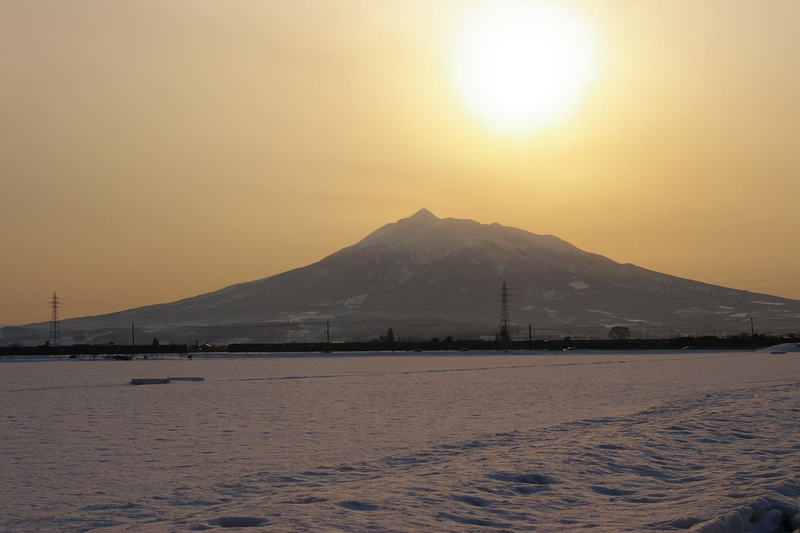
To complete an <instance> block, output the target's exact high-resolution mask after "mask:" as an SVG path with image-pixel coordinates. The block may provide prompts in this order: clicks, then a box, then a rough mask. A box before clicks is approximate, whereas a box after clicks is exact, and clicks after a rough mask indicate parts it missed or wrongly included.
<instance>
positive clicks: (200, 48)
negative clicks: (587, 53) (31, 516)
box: [0, 0, 800, 325]
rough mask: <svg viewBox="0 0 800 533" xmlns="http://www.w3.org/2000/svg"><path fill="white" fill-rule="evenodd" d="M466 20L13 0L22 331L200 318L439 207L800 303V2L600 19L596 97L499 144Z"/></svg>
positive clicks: (588, 6) (394, 12) (1, 92)
mask: <svg viewBox="0 0 800 533" xmlns="http://www.w3.org/2000/svg"><path fill="white" fill-rule="evenodd" d="M466 3H467V2H465V1H456V0H432V1H429V0H419V1H416V0H402V1H401V0H393V1H390V0H382V1H381V2H350V1H346V0H335V1H334V0H327V1H322V0H319V1H292V2H288V1H286V2H283V1H278V0H275V1H271V2H250V1H244V0H226V1H225V2H219V1H211V0H191V1H188V0H142V1H138V2H107V1H105V0H81V1H78V0H60V1H58V2H51V1H44V0H5V1H4V2H2V3H1V4H0V176H1V178H0V179H2V194H1V195H0V217H1V218H0V222H2V224H0V239H1V240H2V244H3V256H2V261H0V265H1V266H0V324H4V325H9V324H19V323H26V322H31V321H43V320H47V319H48V318H49V309H48V305H47V299H48V298H49V296H50V295H51V293H52V291H53V290H56V291H58V294H59V296H60V297H61V298H62V299H63V309H62V316H66V317H71V316H81V315H86V314H97V313H103V312H109V311H114V310H120V309H124V308H129V307H134V306H139V305H145V304H150V303H157V302H165V301H171V300H175V299H178V298H183V297H188V296H193V295H195V294H198V293H201V292H207V291H209V290H214V289H218V288H221V287H223V286H226V285H229V284H232V283H237V282H242V281H248V280H252V279H257V278H261V277H265V276H268V275H272V274H276V273H279V272H282V271H284V270H287V269H289V268H292V267H296V266H302V265H304V264H307V263H310V262H312V261H315V260H317V259H320V258H321V257H323V256H325V255H327V254H329V253H331V252H334V251H336V250H338V249H339V248H342V247H343V246H346V245H348V244H351V243H353V242H355V241H356V240H358V239H360V238H361V237H363V236H364V235H365V234H366V233H368V232H370V231H372V230H373V229H375V228H376V227H378V226H380V225H382V224H384V223H387V222H390V221H394V220H396V219H398V218H402V217H405V216H408V215H410V214H412V213H413V212H415V211H416V210H417V209H419V208H421V207H427V208H428V209H430V210H431V211H433V212H434V213H435V214H437V215H438V216H440V217H448V216H452V217H458V218H473V219H476V220H478V221H481V222H500V223H502V224H507V225H511V226H517V227H521V228H524V229H527V230H530V231H533V232H536V233H551V234H554V235H558V236H559V237H561V238H563V239H565V240H567V241H569V242H571V243H573V244H575V245H576V246H579V247H581V248H583V249H585V250H588V251H592V252H596V253H600V254H603V255H606V256H608V257H610V258H612V259H614V260H616V261H620V262H632V263H635V264H637V265H640V266H643V267H647V268H652V269H655V270H659V271H662V272H665V273H669V274H673V275H678V276H683V277H688V278H692V279H698V280H702V281H707V282H711V283H718V284H724V285H728V286H733V287H737V288H745V289H751V290H756V291H760V292H761V291H763V292H768V293H771V294H776V295H780V296H786V297H792V298H800V247H799V246H798V245H797V236H798V232H797V228H798V217H797V213H798V198H800V176H799V175H798V174H799V172H798V171H799V170H800V149H798V142H800V106H798V105H797V95H798V94H800V55H798V54H797V50H796V48H797V27H798V24H800V2H796V1H795V0H773V1H771V2H769V3H760V2H752V1H750V0H708V1H705V2H697V1H695V0H672V1H670V2H638V1H633V0H591V1H590V0H584V1H577V0H576V1H573V2H567V1H566V0H564V3H569V4H571V5H572V6H573V8H574V9H575V10H576V11H578V12H580V13H581V14H582V17H583V18H584V19H585V20H586V21H588V23H589V24H591V26H592V27H593V28H594V31H595V33H596V36H597V41H598V43H599V50H600V52H599V54H600V58H601V63H600V66H599V72H598V77H597V79H596V80H595V82H594V84H593V85H592V86H591V87H590V89H589V91H588V93H587V95H586V98H585V99H584V100H583V102H582V103H581V104H580V106H579V107H578V108H576V109H575V110H574V112H573V113H572V114H571V116H570V117H569V118H568V119H567V120H565V121H563V122H561V123H560V124H557V125H555V126H553V127H551V128H549V129H546V130H542V131H538V132H534V133H531V134H529V135H524V136H519V137H514V138H509V137H503V136H499V135H498V134H497V133H495V132H494V131H492V130H491V129H490V128H488V127H487V126H486V125H485V124H483V123H482V122H481V121H480V120H479V119H478V118H476V117H475V116H473V115H472V114H471V113H469V112H468V110H467V109H466V108H465V106H464V104H463V102H462V100H461V99H460V98H459V95H458V94H456V92H455V90H454V87H453V83H452V79H451V71H450V69H451V66H450V65H449V64H448V60H449V59H448V53H449V52H448V51H449V49H450V48H449V47H450V46H451V43H452V40H453V33H454V26H455V22H454V21H455V19H456V18H457V15H458V12H459V11H460V10H461V9H463V6H464V5H465V4H466Z"/></svg>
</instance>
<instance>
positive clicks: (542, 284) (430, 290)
mask: <svg viewBox="0 0 800 533" xmlns="http://www.w3.org/2000/svg"><path fill="white" fill-rule="evenodd" d="M503 282H507V283H508V285H509V287H510V289H511V291H512V304H511V312H512V320H513V321H514V322H515V323H517V324H518V325H524V326H525V327H524V329H525V330H527V324H529V323H531V324H535V325H536V327H537V329H538V331H540V332H541V334H543V335H545V334H546V335H574V336H581V335H583V336H586V335H589V336H598V335H600V336H601V335H602V334H603V331H604V330H605V329H607V328H609V327H611V326H612V325H624V326H626V327H629V328H635V329H637V330H640V331H642V332H644V334H646V335H649V334H650V332H653V333H654V334H660V335H671V334H677V333H681V332H684V333H685V332H690V333H695V332H699V331H700V330H702V331H708V332H716V333H719V332H723V333H739V332H741V331H746V330H747V329H749V324H747V323H746V322H747V319H748V317H750V316H757V317H758V320H759V323H760V325H761V326H762V327H769V328H772V329H773V330H775V331H792V330H796V329H797V324H798V322H800V301H796V300H790V299H785V298H779V297H774V296H768V295H761V294H758V293H751V292H748V291H741V290H737V289H732V288H727V287H720V286H715V285H711V284H707V283H703V282H698V281H694V280H687V279H683V278H679V277H676V276H670V275H669V274H662V273H660V272H656V271H653V270H648V269H644V268H641V267H638V266H636V265H634V264H631V263H626V264H621V263H617V262H616V261H613V260H612V259H609V258H607V257H605V256H602V255H599V254H595V253H591V252H587V251H584V250H581V249H579V248H577V247H575V246H573V245H572V244H570V243H568V242H566V241H564V240H562V239H560V238H558V237H556V236H553V235H539V234H536V233H532V232H529V231H526V230H523V229H519V228H514V227H510V226H504V225H501V224H497V223H492V224H481V223H479V222H476V221H474V220H470V219H455V218H439V217H437V216H436V215H434V214H433V213H432V212H430V211H429V210H427V209H424V208H423V209H420V210H419V211H417V212H416V213H414V214H413V215H412V216H410V217H406V218H403V219H400V220H398V221H396V222H392V223H389V224H386V225H384V226H381V227H380V228H378V229H376V230H374V231H373V232H371V233H369V234H368V235H367V236H365V237H364V238H363V239H361V240H359V241H358V242H356V243H354V244H352V245H350V246H347V247H345V248H342V249H341V250H339V251H337V252H334V253H332V254H330V255H328V256H326V257H323V258H322V259H320V260H319V261H316V262H314V263H311V264H309V265H305V266H301V267H298V268H295V269H291V270H288V271H286V272H282V273H279V274H276V275H273V276H268V277H265V278H261V279H257V280H253V281H248V282H243V283H239V284H235V285H231V286H228V287H223V288H221V289H219V290H216V291H212V292H207V293H203V294H200V295H197V296H193V297H190V298H184V299H181V300H177V301H174V302H167V303H161V304H154V305H150V306H143V307H138V308H134V309H128V310H124V311H119V312H116V313H110V314H105V315H97V316H93V317H79V318H73V319H68V320H64V321H63V322H62V324H63V329H64V330H65V332H66V331H68V330H72V331H75V332H77V333H76V335H77V336H78V337H82V338H86V339H90V340H97V339H109V338H111V337H114V336H119V335H120V331H123V330H124V331H127V330H128V328H129V326H130V323H131V322H136V324H137V325H138V326H139V327H141V328H143V329H144V330H145V331H147V332H153V333H154V334H159V335H162V336H164V335H169V336H171V337H176V336H184V337H186V336H189V337H190V338H193V336H199V337H201V338H202V339H205V338H206V337H208V336H213V338H210V339H208V340H213V341H215V342H225V341H230V340H238V341H241V340H252V341H261V340H267V339H269V340H307V339H309V338H312V337H314V336H315V335H316V336H318V335H319V330H320V326H319V325H320V324H321V323H323V322H324V321H326V320H328V321H334V322H336V323H337V324H338V325H339V326H337V327H339V328H340V331H341V333H342V334H343V335H350V336H353V337H359V336H360V337H369V336H372V335H375V334H376V333H378V332H381V330H382V329H384V330H385V328H386V327H387V325H391V324H393V323H406V324H417V323H418V322H422V321H423V320H424V321H426V322H427V324H429V325H430V327H428V326H426V325H425V324H421V325H415V326H414V327H413V328H410V329H409V330H408V332H407V333H408V334H414V335H422V336H424V335H428V334H432V333H433V332H435V333H436V334H440V332H444V331H448V333H447V334H450V335H476V336H477V335H490V334H492V332H493V331H494V330H496V328H497V322H498V318H497V317H499V289H500V286H501V284H502V283H503ZM259 324H261V326H259ZM434 324H435V325H439V326H441V327H438V328H437V327H434ZM45 326H46V323H42V324H35V325H31V326H29V327H31V328H33V329H37V328H38V329H39V330H41V329H42V328H43V327H45ZM259 327H261V328H262V329H261V330H259V329H258V328H259ZM237 328H238V329H237ZM448 328H449V329H448ZM6 329H7V328H6ZM245 330H246V331H247V335H243V334H241V332H242V331H245ZM253 332H255V333H253ZM148 334H149V333H148ZM114 338H116V337H114ZM123 338H124V337H123Z"/></svg>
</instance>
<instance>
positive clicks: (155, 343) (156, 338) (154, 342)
mask: <svg viewBox="0 0 800 533" xmlns="http://www.w3.org/2000/svg"><path fill="white" fill-rule="evenodd" d="M158 345H159V342H158V337H153V346H158Z"/></svg>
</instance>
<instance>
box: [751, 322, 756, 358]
mask: <svg viewBox="0 0 800 533" xmlns="http://www.w3.org/2000/svg"><path fill="white" fill-rule="evenodd" d="M750 344H751V345H752V347H753V351H754V352H755V351H756V328H755V326H753V317H750Z"/></svg>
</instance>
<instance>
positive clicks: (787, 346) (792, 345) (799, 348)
mask: <svg viewBox="0 0 800 533" xmlns="http://www.w3.org/2000/svg"><path fill="white" fill-rule="evenodd" d="M759 351H761V352H768V353H787V352H792V353H797V352H800V343H797V342H787V343H784V344H776V345H775V346H770V347H769V348H764V349H762V350H759Z"/></svg>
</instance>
